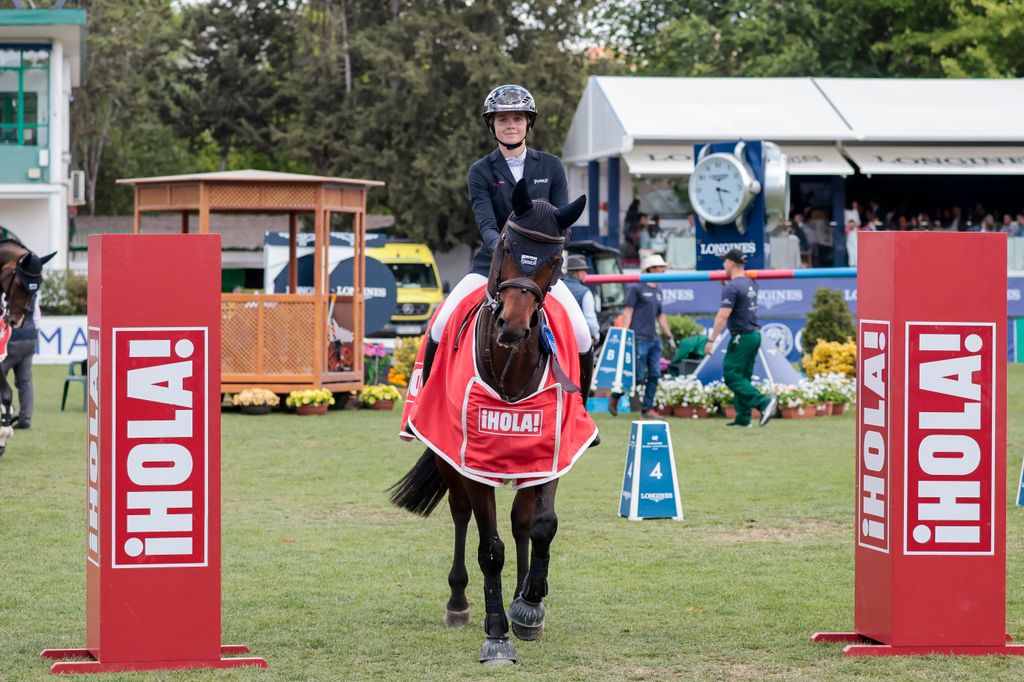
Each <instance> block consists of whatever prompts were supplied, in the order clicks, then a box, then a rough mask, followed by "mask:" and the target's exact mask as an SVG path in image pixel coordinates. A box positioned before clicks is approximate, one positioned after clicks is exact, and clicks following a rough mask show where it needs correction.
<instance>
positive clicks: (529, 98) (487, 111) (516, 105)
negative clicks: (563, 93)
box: [482, 84, 537, 129]
mask: <svg viewBox="0 0 1024 682" xmlns="http://www.w3.org/2000/svg"><path fill="white" fill-rule="evenodd" d="M502 111H521V112H523V113H524V114H526V121H527V124H526V125H527V129H530V128H532V127H533V122H534V120H536V118H537V102H536V101H535V100H534V99H533V95H531V94H530V91H529V90H527V89H526V88H524V87H523V86H521V85H513V84H508V85H499V86H498V87H496V88H494V89H493V90H491V92H490V93H489V94H488V95H487V98H486V99H484V110H483V114H482V116H483V117H484V121H486V122H487V127H488V128H490V127H491V120H492V117H493V116H494V115H495V114H497V113H500V112H502Z"/></svg>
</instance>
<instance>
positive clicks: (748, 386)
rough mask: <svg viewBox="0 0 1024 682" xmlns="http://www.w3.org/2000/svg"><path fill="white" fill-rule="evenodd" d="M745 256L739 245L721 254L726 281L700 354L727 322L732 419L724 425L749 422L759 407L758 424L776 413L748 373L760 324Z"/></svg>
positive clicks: (708, 350) (757, 346)
mask: <svg viewBox="0 0 1024 682" xmlns="http://www.w3.org/2000/svg"><path fill="white" fill-rule="evenodd" d="M746 261H747V257H746V256H745V255H743V252H742V251H740V250H739V249H733V250H731V251H729V253H727V254H725V262H724V268H725V273H726V274H727V275H728V276H729V281H728V282H727V283H726V284H725V287H724V288H723V289H722V304H721V307H720V308H719V309H718V315H716V316H715V326H714V328H712V330H711V335H710V336H709V337H708V342H707V344H705V346H704V354H705V355H710V354H711V350H712V348H714V343H715V339H717V338H718V337H719V336H720V335H721V334H722V330H723V329H724V328H725V325H726V323H728V325H729V336H730V339H729V349H728V350H727V351H726V353H725V362H724V365H725V385H726V386H728V387H729V388H730V389H731V390H732V392H733V394H735V400H734V402H735V404H736V420H735V421H732V422H729V423H728V424H727V426H743V427H746V426H750V411H751V410H753V409H757V410H760V411H761V422H760V423H761V426H764V425H765V424H767V423H768V422H769V421H771V419H772V417H775V416H777V414H778V399H777V398H776V397H775V396H774V395H773V396H772V397H770V398H769V397H768V396H766V395H764V394H763V393H761V392H760V391H758V390H757V389H756V388H754V385H753V384H752V383H750V377H751V375H753V373H754V360H755V359H757V351H758V350H759V349H760V348H761V325H760V323H759V322H758V321H757V293H758V287H757V282H755V281H754V280H752V279H750V278H749V277H747V274H746V270H745V269H744V264H745V263H746Z"/></svg>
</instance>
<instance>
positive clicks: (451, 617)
mask: <svg viewBox="0 0 1024 682" xmlns="http://www.w3.org/2000/svg"><path fill="white" fill-rule="evenodd" d="M463 625H469V609H465V610H463V611H452V610H451V609H445V612H444V626H445V627H446V628H461V627H462V626H463Z"/></svg>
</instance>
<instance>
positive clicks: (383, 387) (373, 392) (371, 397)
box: [359, 384, 402, 410]
mask: <svg viewBox="0 0 1024 682" xmlns="http://www.w3.org/2000/svg"><path fill="white" fill-rule="evenodd" d="M401 399H402V394H401V393H400V392H399V391H398V389H397V388H395V387H394V386H390V385H388V384H375V385H373V386H367V387H366V388H364V389H363V390H362V391H361V392H360V393H359V402H361V403H362V404H363V405H364V406H366V407H372V408H373V409H375V410H390V409H392V408H393V407H394V406H395V401H396V400H401Z"/></svg>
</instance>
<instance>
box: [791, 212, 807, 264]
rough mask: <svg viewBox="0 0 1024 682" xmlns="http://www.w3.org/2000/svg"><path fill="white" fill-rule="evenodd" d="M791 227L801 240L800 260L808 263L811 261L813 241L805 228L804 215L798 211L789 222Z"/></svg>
mask: <svg viewBox="0 0 1024 682" xmlns="http://www.w3.org/2000/svg"><path fill="white" fill-rule="evenodd" d="M789 229H790V230H791V231H792V232H793V234H795V235H796V238H797V239H798V240H799V241H800V261H801V262H802V263H805V264H807V265H810V262H811V242H810V238H809V237H808V236H807V232H806V230H804V217H803V215H801V214H799V213H796V214H794V215H793V220H792V222H790V224H789Z"/></svg>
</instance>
